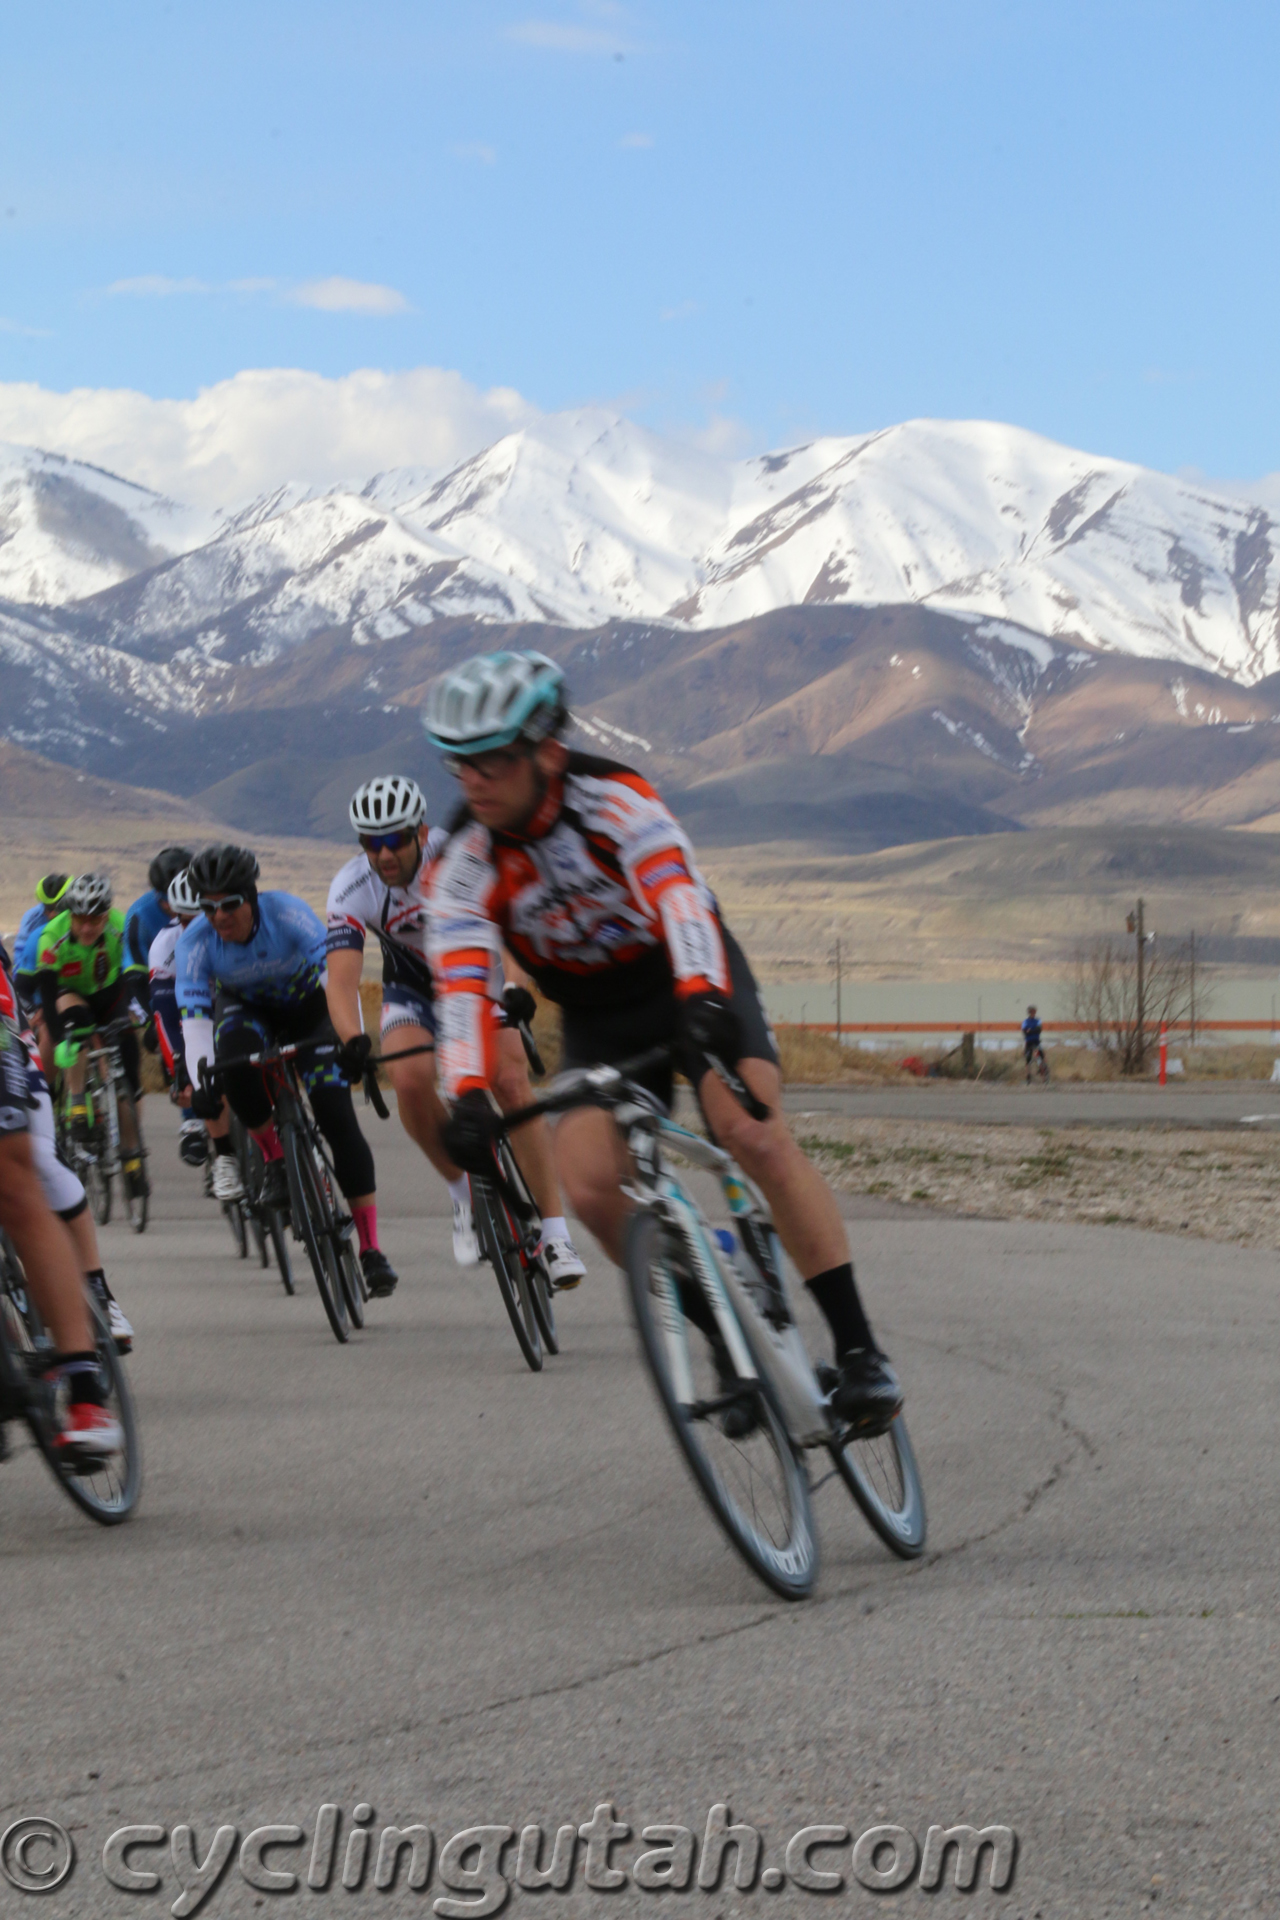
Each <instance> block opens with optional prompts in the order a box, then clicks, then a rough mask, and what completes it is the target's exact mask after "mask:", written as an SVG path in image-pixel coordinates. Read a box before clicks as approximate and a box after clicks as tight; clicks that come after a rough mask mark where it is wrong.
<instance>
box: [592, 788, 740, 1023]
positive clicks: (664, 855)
mask: <svg viewBox="0 0 1280 1920" xmlns="http://www.w3.org/2000/svg"><path fill="white" fill-rule="evenodd" d="M599 822H600V825H601V827H602V828H603V829H604V831H605V832H606V833H607V834H608V835H609V837H610V838H611V839H612V840H613V841H614V843H615V845H616V847H617V850H618V857H619V859H620V861H621V863H622V870H623V872H624V873H625V874H626V876H627V881H628V883H629V885H630V887H631V889H632V892H633V893H634V894H635V895H636V897H637V900H638V901H639V904H640V905H641V906H642V907H643V908H644V909H645V910H646V911H647V913H649V914H650V915H654V916H656V917H657V919H658V920H659V921H660V923H661V926H662V932H663V938H664V939H665V941H666V946H667V953H668V955H669V956H670V959H671V971H672V973H673V974H674V975H675V988H676V993H677V995H678V996H679V997H680V998H681V999H684V998H687V996H688V995H689V994H691V993H707V992H709V991H711V990H712V989H717V990H718V991H719V992H721V993H728V991H729V966H728V962H727V960H726V958H725V951H724V941H723V940H722V939H721V937H720V923H719V921H718V920H717V918H716V914H715V909H714V907H713V905H712V902H711V896H710V894H709V893H708V891H707V888H706V885H705V883H704V882H703V880H702V878H701V876H700V875H699V874H698V872H697V871H696V869H695V868H694V865H693V859H692V848H691V847H690V845H689V842H688V840H687V839H686V837H685V834H684V831H683V829H682V828H681V827H680V825H679V823H678V821H677V820H676V819H675V816H674V815H673V814H671V813H669V812H668V811H667V809H666V807H665V806H664V805H663V803H662V801H661V800H660V799H659V798H658V795H657V794H656V793H655V792H654V790H653V788H652V787H651V786H650V785H649V784H648V782H647V781H645V780H642V779H640V777H639V776H638V775H632V776H631V777H630V779H628V780H627V781H625V782H624V781H622V780H611V781H609V782H608V794H607V797H605V798H603V799H602V800H601V801H600V803H599Z"/></svg>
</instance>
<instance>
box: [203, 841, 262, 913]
mask: <svg viewBox="0 0 1280 1920" xmlns="http://www.w3.org/2000/svg"><path fill="white" fill-rule="evenodd" d="M257 878H258V856H257V854H256V853H250V851H249V849H248V847H204V848H202V850H201V851H200V852H199V853H198V854H197V855H196V857H195V859H194V860H193V861H192V862H191V891H192V892H193V893H194V894H196V895H197V896H198V898H200V899H201V900H203V899H204V897H205V895H206V894H210V893H252V892H253V891H254V883H255V881H256V880H257Z"/></svg>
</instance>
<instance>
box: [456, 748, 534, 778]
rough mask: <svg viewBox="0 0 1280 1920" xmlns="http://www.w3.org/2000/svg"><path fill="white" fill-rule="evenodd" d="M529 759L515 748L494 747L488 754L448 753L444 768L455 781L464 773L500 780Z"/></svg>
mask: <svg viewBox="0 0 1280 1920" xmlns="http://www.w3.org/2000/svg"><path fill="white" fill-rule="evenodd" d="M528 757H529V756H528V754H527V753H520V752H519V751H518V750H517V749H516V748H514V747H494V748H492V749H491V750H490V751H489V752H488V753H477V754H462V753H447V754H446V755H445V757H444V766H445V772H446V773H451V774H452V775H453V776H454V778H455V780H456V779H457V777H458V775H459V774H462V773H478V774H479V775H480V778H481V779H482V780H498V779H500V778H501V777H502V775H503V774H504V773H510V771H511V769H512V767H514V766H515V765H516V764H517V763H518V762H519V761H521V760H526V759H528Z"/></svg>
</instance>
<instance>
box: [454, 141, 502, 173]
mask: <svg viewBox="0 0 1280 1920" xmlns="http://www.w3.org/2000/svg"><path fill="white" fill-rule="evenodd" d="M453 151H454V154H455V156H456V157H457V158H458V159H459V160H479V161H481V162H483V164H484V165H485V166H486V167H494V166H496V165H497V164H498V149H497V148H496V147H488V146H486V145H485V143H484V141H483V140H464V141H463V142H462V144H461V145H460V146H457V147H455V148H454V149H453Z"/></svg>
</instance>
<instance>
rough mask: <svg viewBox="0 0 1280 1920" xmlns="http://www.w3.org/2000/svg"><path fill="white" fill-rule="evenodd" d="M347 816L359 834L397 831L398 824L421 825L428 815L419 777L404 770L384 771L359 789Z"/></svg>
mask: <svg viewBox="0 0 1280 1920" xmlns="http://www.w3.org/2000/svg"><path fill="white" fill-rule="evenodd" d="M347 817H348V819H349V820H350V821H351V824H352V826H353V827H354V828H355V830H356V832H357V833H387V832H394V831H395V829H396V828H397V827H420V826H421V825H422V822H423V821H424V820H425V819H426V817H427V803H426V801H425V800H424V799H423V797H422V788H421V787H420V786H419V785H418V783H417V781H416V780H410V779H409V778H408V777H407V776H406V775H405V774H403V773H383V774H380V775H379V776H378V778H377V779H376V780H366V781H365V784H364V785H363V786H362V787H357V788H356V791H355V792H354V793H353V794H352V796H351V805H350V807H349V808H348V810H347Z"/></svg>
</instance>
